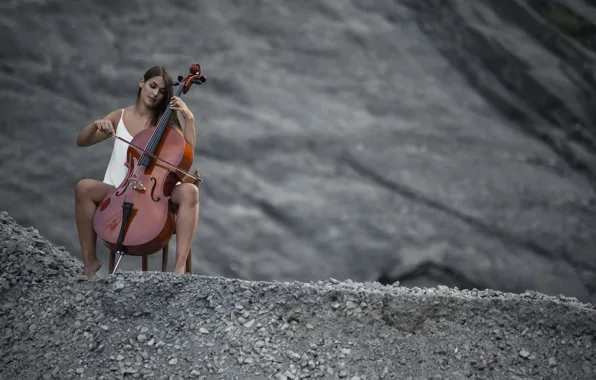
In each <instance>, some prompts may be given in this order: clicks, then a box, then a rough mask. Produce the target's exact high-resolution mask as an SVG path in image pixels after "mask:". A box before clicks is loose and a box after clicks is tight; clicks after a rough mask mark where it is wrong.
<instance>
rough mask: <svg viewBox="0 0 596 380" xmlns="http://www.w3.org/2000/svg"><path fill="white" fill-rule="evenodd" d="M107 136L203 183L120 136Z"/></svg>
mask: <svg viewBox="0 0 596 380" xmlns="http://www.w3.org/2000/svg"><path fill="white" fill-rule="evenodd" d="M108 134H109V135H110V136H112V137H115V138H117V139H118V140H120V141H123V142H125V143H126V144H128V145H130V146H132V147H133V148H135V149H138V150H140V151H141V152H143V153H145V154H146V155H148V156H149V157H151V158H155V159H156V160H158V161H161V162H163V163H164V164H166V165H168V166H169V167H171V168H172V169H174V170H176V171H178V172H182V173H184V174H186V175H187V176H189V177H191V178H194V179H195V180H196V181H198V182H201V181H203V180H202V179H201V177H200V176H197V177H195V176H194V175H192V174H190V173H188V172H187V171H185V170H182V169H180V168H178V167H176V166H174V165H172V164H170V163H169V162H168V161H166V160H163V159H161V158H159V157H157V156H155V155H154V154H151V153H149V152H147V151H145V149H143V148H141V147H139V146H137V145H135V144H133V143H131V142H129V141H126V140H124V139H123V138H122V137H120V136H116V135H114V134H112V133H111V132H108Z"/></svg>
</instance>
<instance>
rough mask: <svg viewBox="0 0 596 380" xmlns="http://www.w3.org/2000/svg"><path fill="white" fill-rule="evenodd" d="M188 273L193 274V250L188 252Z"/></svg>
mask: <svg viewBox="0 0 596 380" xmlns="http://www.w3.org/2000/svg"><path fill="white" fill-rule="evenodd" d="M186 273H192V248H190V249H189V250H188V256H187V257H186Z"/></svg>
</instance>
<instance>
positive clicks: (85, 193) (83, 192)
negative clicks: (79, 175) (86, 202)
mask: <svg viewBox="0 0 596 380" xmlns="http://www.w3.org/2000/svg"><path fill="white" fill-rule="evenodd" d="M96 186H97V185H96V181H94V180H92V179H88V178H85V179H82V180H80V181H79V182H78V183H77V185H76V186H75V198H76V199H84V198H91V194H92V192H93V189H94V188H95V187H96Z"/></svg>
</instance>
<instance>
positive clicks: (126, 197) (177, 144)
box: [93, 63, 206, 271]
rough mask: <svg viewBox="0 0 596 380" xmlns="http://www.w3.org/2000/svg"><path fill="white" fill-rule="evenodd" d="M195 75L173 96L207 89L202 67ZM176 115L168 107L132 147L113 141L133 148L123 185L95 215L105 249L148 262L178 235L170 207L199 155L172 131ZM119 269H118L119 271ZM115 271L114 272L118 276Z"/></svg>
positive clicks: (195, 69) (195, 67)
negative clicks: (194, 88) (146, 257)
mask: <svg viewBox="0 0 596 380" xmlns="http://www.w3.org/2000/svg"><path fill="white" fill-rule="evenodd" d="M189 71H190V74H189V75H187V76H186V77H182V76H179V77H178V83H175V84H174V85H175V86H177V87H176V89H175V91H174V95H175V96H181V95H182V94H186V93H187V92H188V91H189V90H190V88H191V86H192V85H193V84H198V85H200V84H202V83H204V82H205V81H206V78H205V77H204V76H202V75H201V66H200V65H199V64H198V63H195V64H192V65H191V66H190V70H189ZM171 116H172V109H171V108H170V106H168V107H167V108H166V110H165V112H164V113H163V115H162V116H161V118H160V119H159V122H158V123H157V126H155V127H150V128H147V129H144V130H142V131H141V132H139V133H138V134H137V135H135V137H134V138H133V139H132V141H130V142H129V141H126V140H124V139H122V138H120V137H119V136H116V135H112V136H113V137H116V138H118V139H120V140H122V141H124V142H125V143H127V144H128V145H129V147H128V150H127V154H126V163H125V166H126V167H127V168H128V171H127V174H126V176H125V178H124V180H123V181H122V183H121V184H120V185H119V186H118V187H117V188H115V189H113V190H111V191H110V192H109V193H108V194H107V195H106V196H105V198H104V199H103V200H102V201H101V202H100V203H99V205H98V207H97V209H96V210H95V214H94V215H93V228H94V230H95V232H96V233H97V236H99V237H100V238H101V239H102V240H103V242H104V244H105V245H106V246H107V247H108V248H109V249H110V250H113V251H116V252H117V253H119V254H120V257H119V259H118V263H119V262H120V259H122V256H124V254H127V255H132V256H143V255H149V254H152V253H155V252H157V251H159V250H161V249H162V248H163V247H165V246H166V244H168V243H169V241H170V239H171V237H172V235H173V234H174V227H175V221H176V215H175V213H174V211H173V210H172V209H171V207H170V196H171V194H172V191H173V190H174V186H176V183H177V182H178V181H180V180H182V178H183V176H181V175H180V173H183V174H184V175H187V176H190V177H192V178H194V179H195V180H197V181H199V182H200V181H201V178H200V177H199V176H194V175H192V174H190V173H188V170H190V167H191V165H192V162H193V158H194V152H193V150H192V148H191V146H190V145H189V144H188V143H187V142H186V140H185V139H184V137H183V136H182V134H181V133H178V132H177V131H175V130H173V129H172V128H168V123H169V121H170V117H171ZM118 263H117V264H116V267H117V265H118ZM116 267H115V268H114V271H115V270H116Z"/></svg>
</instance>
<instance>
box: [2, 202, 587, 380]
mask: <svg viewBox="0 0 596 380" xmlns="http://www.w3.org/2000/svg"><path fill="white" fill-rule="evenodd" d="M0 253H1V255H0V259H1V260H0V331H2V333H1V334H0V378H2V379H19V380H21V379H22V380H25V379H42V380H46V379H79V378H80V379H127V378H131V379H192V378H196V379H249V380H256V379H294V380H296V379H304V378H307V379H308V378H322V379H348V380H356V379H360V380H364V379H369V380H371V379H466V378H470V379H593V378H594V376H596V357H595V355H594V352H595V347H596V338H595V334H596V310H595V307H594V306H592V305H590V304H583V303H580V302H578V301H577V300H576V299H572V298H565V297H562V296H561V297H547V296H545V295H542V294H540V293H535V292H526V293H524V294H520V295H515V294H508V293H501V292H496V291H476V290H471V291H459V290H457V289H451V288H447V287H442V286H440V287H438V288H428V289H420V288H413V289H408V288H405V287H400V286H399V285H394V286H383V285H381V284H379V283H355V282H351V281H346V282H339V281H335V280H333V279H330V280H328V281H320V282H316V283H315V282H310V283H298V282H291V283H290V282H288V283H281V282H248V281H239V280H234V279H226V278H220V277H207V276H198V275H174V274H172V273H140V272H121V273H118V274H116V275H113V276H108V277H106V278H101V279H97V280H94V281H86V280H84V278H83V276H82V275H81V270H82V265H81V263H80V262H79V261H78V259H76V258H74V257H73V256H72V255H71V254H70V253H69V252H66V251H65V250H64V249H62V248H59V247H56V246H54V245H52V244H51V243H49V242H48V241H46V240H45V239H44V238H43V237H42V236H40V234H39V233H38V231H37V230H35V229H33V228H25V227H22V226H20V225H18V224H16V223H15V222H14V220H13V219H12V218H10V217H9V216H8V214H7V213H5V212H3V213H1V214H0Z"/></svg>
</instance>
